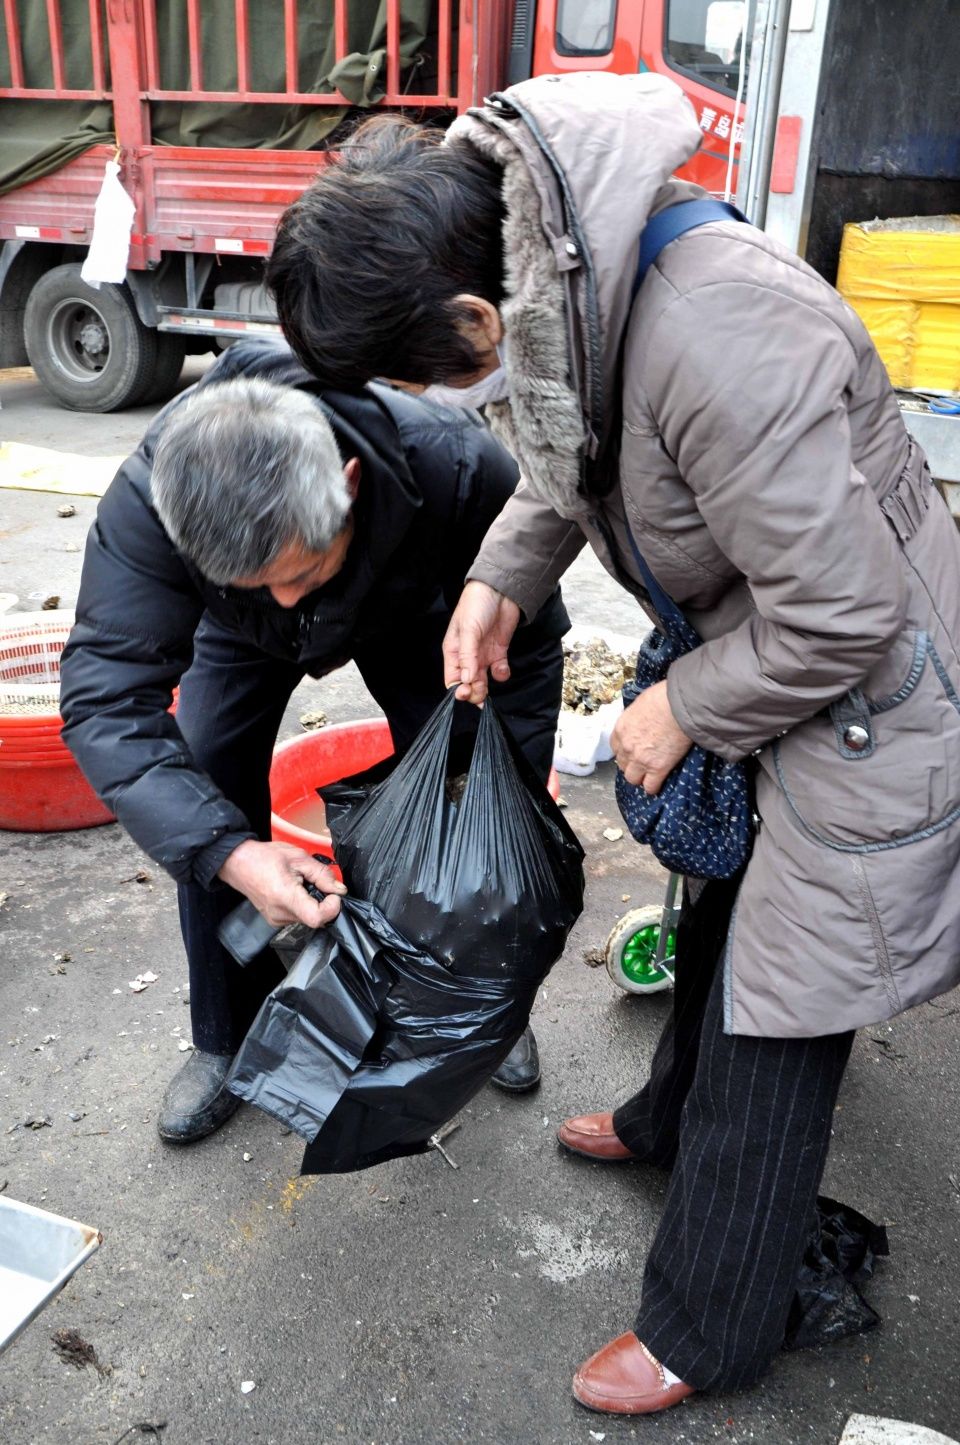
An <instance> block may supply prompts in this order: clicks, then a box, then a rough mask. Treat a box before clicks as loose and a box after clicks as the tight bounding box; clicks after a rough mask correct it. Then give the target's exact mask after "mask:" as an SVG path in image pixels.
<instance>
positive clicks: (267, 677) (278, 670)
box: [177, 615, 563, 1054]
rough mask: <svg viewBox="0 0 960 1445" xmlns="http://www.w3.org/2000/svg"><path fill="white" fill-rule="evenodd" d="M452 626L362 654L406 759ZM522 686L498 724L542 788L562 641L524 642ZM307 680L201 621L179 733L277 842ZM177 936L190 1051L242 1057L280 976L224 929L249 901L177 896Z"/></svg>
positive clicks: (195, 891)
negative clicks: (293, 727) (288, 740)
mask: <svg viewBox="0 0 960 1445" xmlns="http://www.w3.org/2000/svg"><path fill="white" fill-rule="evenodd" d="M445 626H446V617H445V616H440V615H438V616H437V617H435V618H433V617H431V618H426V619H424V620H423V622H422V624H421V625H420V626H419V627H418V630H417V633H416V636H415V637H411V638H410V639H408V642H407V644H406V646H405V647H404V649H403V650H401V649H399V648H398V649H396V650H394V651H393V652H392V653H391V654H390V655H385V651H384V650H380V649H371V650H368V651H364V650H363V649H358V650H357V652H356V655H355V661H356V663H357V666H358V667H359V669H360V671H361V673H362V675H363V679H364V682H365V683H366V684H367V687H368V688H369V689H370V691H371V692H372V694H373V696H374V697H375V698H376V700H377V702H378V703H379V704H380V706H381V707H382V709H383V711H384V713H385V714H386V717H387V721H388V722H389V724H390V731H391V733H392V735H393V740H394V744H395V746H396V748H397V751H398V752H403V751H404V750H405V749H406V748H407V747H409V746H410V744H411V743H412V742H413V739H414V738H415V737H416V735H417V733H418V732H419V731H420V729H421V728H422V726H423V724H424V723H425V722H426V721H427V719H428V717H429V716H430V714H431V713H432V712H433V710H434V708H435V707H436V706H437V705H438V703H439V702H440V701H441V699H442V698H443V696H444V685H443V664H442V658H441V652H440V644H441V640H442V637H443V632H444V630H445ZM511 659H512V661H513V665H514V675H513V677H512V679H511V681H510V682H509V683H507V684H504V685H502V686H500V687H496V686H495V687H494V688H493V689H492V692H493V694H494V695H495V696H496V697H497V698H498V711H499V715H500V717H501V718H502V719H503V720H504V721H505V722H506V723H507V724H508V726H509V727H510V730H511V732H512V733H513V736H514V737H515V739H516V741H517V742H518V743H519V745H520V747H521V748H522V749H523V751H524V753H525V754H526V756H527V758H528V759H529V761H530V762H531V763H532V765H533V766H534V767H535V768H536V770H537V772H538V773H539V775H540V776H541V777H543V778H544V779H545V778H546V776H547V774H548V772H549V771H550V763H551V759H552V757H553V741H554V734H555V731H556V722H557V713H558V711H559V708H560V690H561V687H562V676H563V658H562V652H561V646H560V642H559V640H556V639H553V638H550V639H545V638H542V637H539V638H538V637H536V636H533V637H530V638H527V637H526V635H525V634H524V633H521V634H518V644H517V649H516V655H514V652H513V650H511ZM304 674H305V669H304V668H303V667H301V666H300V665H299V664H295V663H288V662H284V661H283V660H282V659H279V658H274V657H271V656H269V655H267V654H266V653H264V652H261V651H260V650H259V649H258V648H256V647H254V646H252V644H251V643H249V642H248V641H247V640H246V639H245V638H243V637H242V636H240V635H238V634H236V633H233V632H230V631H227V630H226V629H224V628H222V627H220V626H219V625H218V624H217V623H215V622H213V621H212V620H211V619H210V618H209V617H207V618H204V620H203V621H202V622H201V624H200V627H199V628H198V630H197V635H196V638H195V641H194V654H193V663H192V665H191V667H190V669H189V671H188V672H186V673H185V674H184V676H183V679H182V681H181V685H180V703H179V707H178V709H177V723H178V725H179V727H180V731H181V732H182V733H183V736H184V738H185V740H186V743H187V746H188V747H189V748H190V751H191V753H192V754H193V757H194V759H195V761H196V763H197V765H198V766H199V767H201V768H202V769H203V770H204V772H206V773H208V774H209V776H210V777H211V778H212V779H213V781H214V782H215V783H216V784H217V786H218V787H219V788H220V789H221V791H222V792H223V793H224V794H225V795H226V797H228V798H229V799H230V801H231V802H233V803H235V804H236V805H237V807H238V808H240V809H241V810H242V811H243V812H244V813H245V814H246V816H247V818H248V819H249V821H250V825H251V827H252V828H253V829H255V830H256V832H257V834H258V836H259V837H260V838H263V839H265V840H266V839H269V837H270V786H269V773H270V760H271V757H272V755H273V747H274V743H275V742H276V738H277V732H278V731H279V728H280V723H281V720H282V718H283V714H284V710H285V709H286V706H287V703H288V702H289V701H290V696H291V694H292V692H293V690H294V688H295V687H296V686H297V684H298V683H299V682H300V681H301V679H302V678H303V676H304ZM178 900H179V905H180V926H181V930H182V932H183V941H184V946H185V948H186V952H187V961H188V963H189V967H190V1015H191V1022H192V1025H193V1042H194V1044H195V1045H196V1047H197V1048H198V1049H203V1050H205V1051H206V1052H209V1053H215V1054H232V1053H235V1052H236V1050H237V1049H238V1048H239V1046H240V1044H241V1043H242V1041H243V1038H244V1035H245V1034H246V1032H247V1030H248V1029H249V1027H250V1025H251V1023H252V1022H253V1020H254V1017H255V1016H256V1013H257V1010H258V1009H259V1007H260V1005H261V1004H262V1002H263V1000H264V998H265V997H266V995H267V994H268V993H269V991H270V989H271V988H273V987H274V985H275V984H276V983H278V982H279V981H280V979H281V978H282V977H283V970H282V969H281V967H280V964H279V962H278V960H277V957H276V955H275V954H274V952H273V950H272V949H265V950H264V951H263V953H261V954H260V956H259V957H258V958H256V959H255V960H254V961H253V962H252V963H251V964H249V965H248V966H247V967H246V968H241V967H240V966H239V965H238V964H237V963H235V962H234V960H233V958H232V957H231V956H230V954H229V953H227V951H226V949H224V948H223V947H222V946H221V944H220V942H219V940H218V938H217V929H218V927H219V925H220V923H221V922H222V920H223V919H224V918H225V917H226V915H227V914H228V913H229V912H230V910H231V909H232V908H235V907H236V905H237V903H238V902H239V901H240V896H239V894H237V893H235V892H234V891H233V889H231V888H227V887H225V886H223V885H216V886H215V887H214V888H213V889H210V890H209V891H208V890H207V889H205V888H202V887H201V886H200V885H199V884H194V883H185V884H181V885H180V887H179V889H178Z"/></svg>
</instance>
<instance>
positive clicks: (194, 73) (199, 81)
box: [187, 0, 203, 90]
mask: <svg viewBox="0 0 960 1445" xmlns="http://www.w3.org/2000/svg"><path fill="white" fill-rule="evenodd" d="M187 48H188V50H189V52H190V89H191V90H203V60H202V57H201V55H200V0H187Z"/></svg>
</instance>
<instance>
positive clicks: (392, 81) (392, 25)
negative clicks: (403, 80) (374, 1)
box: [387, 0, 400, 105]
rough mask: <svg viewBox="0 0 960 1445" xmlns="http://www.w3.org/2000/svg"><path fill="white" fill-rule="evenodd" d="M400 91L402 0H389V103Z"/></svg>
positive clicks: (392, 102)
mask: <svg viewBox="0 0 960 1445" xmlns="http://www.w3.org/2000/svg"><path fill="white" fill-rule="evenodd" d="M399 92H400V0H387V103H388V105H389V104H396V101H395V100H394V99H393V97H395V96H397V95H399Z"/></svg>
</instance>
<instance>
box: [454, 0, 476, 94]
mask: <svg viewBox="0 0 960 1445" xmlns="http://www.w3.org/2000/svg"><path fill="white" fill-rule="evenodd" d="M475 4H476V0H460V30H459V35H460V44H459V47H458V55H457V109H458V110H459V111H460V112H461V113H462V112H463V111H465V110H466V109H467V107H468V106H470V105H476V104H477V101H478V100H479V99H480V97H479V95H478V94H477V91H478V86H477V75H476V66H475V64H474V60H475V57H474V31H473V27H474V23H475V19H476V13H475V10H474V6H475Z"/></svg>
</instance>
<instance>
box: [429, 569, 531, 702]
mask: <svg viewBox="0 0 960 1445" xmlns="http://www.w3.org/2000/svg"><path fill="white" fill-rule="evenodd" d="M519 621H520V608H519V607H518V606H517V604H516V603H515V602H511V601H510V598H509V597H504V595H503V593H502V592H497V591H495V590H494V588H493V587H488V586H487V584H486V582H468V583H467V585H466V587H464V589H463V593H462V594H461V597H460V601H459V602H458V603H457V606H456V610H455V611H454V614H453V616H452V617H451V618H450V626H449V627H448V628H447V635H446V637H445V638H444V639H443V668H444V677H445V679H446V685H447V687H456V688H457V697H458V698H460V699H461V701H463V702H474V703H476V704H477V706H478V707H479V706H480V704H481V703H482V702H483V700H484V698H485V697H486V695H487V671H488V670H489V671H490V673H491V674H492V676H493V678H494V679H495V680H496V681H497V682H506V681H507V679H508V678H509V676H510V665H509V663H508V662H507V648H508V647H509V646H510V639H511V638H512V636H513V634H514V633H515V632H516V630H517V624H518V623H519ZM458 684H459V685H458Z"/></svg>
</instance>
